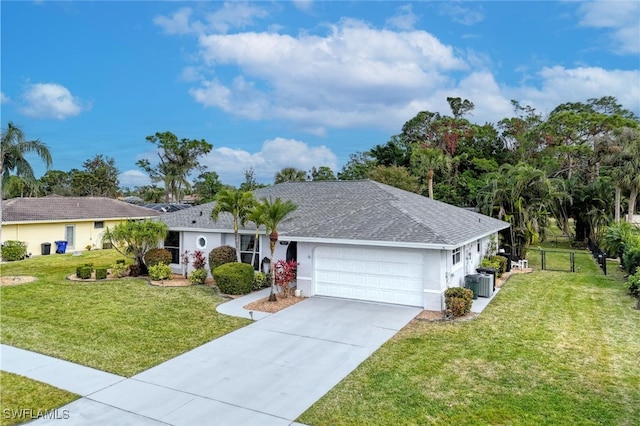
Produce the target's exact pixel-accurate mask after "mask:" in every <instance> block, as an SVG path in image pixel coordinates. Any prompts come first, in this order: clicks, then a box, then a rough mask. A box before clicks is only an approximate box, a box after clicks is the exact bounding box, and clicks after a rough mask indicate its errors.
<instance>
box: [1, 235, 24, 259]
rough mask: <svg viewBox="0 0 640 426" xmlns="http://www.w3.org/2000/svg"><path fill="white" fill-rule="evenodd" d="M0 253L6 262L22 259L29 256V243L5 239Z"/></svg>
mask: <svg viewBox="0 0 640 426" xmlns="http://www.w3.org/2000/svg"><path fill="white" fill-rule="evenodd" d="M0 255H1V256H2V260H4V261H6V262H13V261H14V260H22V259H24V258H25V257H26V256H27V243H25V242H24V241H15V240H9V241H5V242H4V243H3V244H2V249H0Z"/></svg>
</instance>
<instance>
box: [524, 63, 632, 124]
mask: <svg viewBox="0 0 640 426" xmlns="http://www.w3.org/2000/svg"><path fill="white" fill-rule="evenodd" d="M538 77H539V80H540V84H539V85H538V86H536V87H533V86H525V87H520V88H516V89H515V91H514V96H515V97H514V99H518V100H520V102H521V103H522V104H530V105H532V106H535V107H536V108H537V109H539V110H541V111H544V112H547V113H548V112H551V110H552V109H553V108H555V107H556V106H558V105H560V104H561V103H565V102H585V101H586V100H587V99H590V98H600V97H602V96H615V97H616V98H617V99H618V102H619V103H620V104H622V105H623V106H624V107H626V108H628V109H631V110H633V111H636V112H638V111H639V110H640V103H639V99H640V71H638V70H633V71H623V70H605V69H603V68H598V67H578V68H564V67H561V66H555V67H550V68H543V69H542V70H541V71H540V72H539V73H538Z"/></svg>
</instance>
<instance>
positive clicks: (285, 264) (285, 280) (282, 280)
mask: <svg viewBox="0 0 640 426" xmlns="http://www.w3.org/2000/svg"><path fill="white" fill-rule="evenodd" d="M274 266H275V268H274V273H275V279H276V285H277V286H278V287H280V290H281V292H282V295H283V296H284V297H288V296H289V291H288V290H289V283H292V282H293V281H295V279H296V275H297V272H298V262H296V261H295V260H288V261H284V260H278V261H277V262H276V264H275V265H274Z"/></svg>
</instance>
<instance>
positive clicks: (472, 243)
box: [161, 180, 509, 310]
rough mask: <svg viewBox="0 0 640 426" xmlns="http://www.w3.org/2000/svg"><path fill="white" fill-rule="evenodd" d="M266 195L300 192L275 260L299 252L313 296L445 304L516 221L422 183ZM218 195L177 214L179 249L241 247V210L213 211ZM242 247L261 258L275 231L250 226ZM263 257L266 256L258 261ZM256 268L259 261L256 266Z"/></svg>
mask: <svg viewBox="0 0 640 426" xmlns="http://www.w3.org/2000/svg"><path fill="white" fill-rule="evenodd" d="M254 194H255V196H256V198H258V199H262V198H270V199H275V198H280V199H282V200H283V201H284V200H291V201H292V202H294V203H295V204H296V205H297V206H298V208H297V210H295V211H294V212H293V213H291V214H290V216H289V217H288V218H286V219H285V220H284V221H283V222H282V223H281V224H280V226H279V228H278V231H279V234H280V237H279V242H278V244H277V246H276V253H275V259H274V261H277V260H279V259H296V260H297V262H298V263H299V265H298V276H297V287H298V289H300V290H301V292H302V295H303V296H314V295H322V296H333V297H341V298H348V299H358V300H367V301H373V302H383V303H395V304H401V305H411V306H420V307H423V308H424V309H429V310H442V309H443V300H444V297H443V293H444V291H445V290H446V289H447V288H448V287H453V286H460V285H462V284H463V283H464V276H465V275H466V274H471V273H475V268H476V267H477V266H478V265H479V263H480V261H481V260H482V257H483V255H484V254H485V253H486V252H487V251H488V249H489V245H490V240H491V238H495V241H497V232H498V231H500V230H502V229H505V228H507V227H509V224H508V223H506V222H503V221H500V220H497V219H494V218H491V217H488V216H485V215H482V214H479V213H476V212H473V211H470V210H466V209H462V208H458V207H454V206H451V205H449V204H446V203H443V202H440V201H436V200H432V199H430V198H426V197H423V196H421V195H418V194H414V193H412V192H407V191H404V190H401V189H398V188H394V187H391V186H388V185H384V184H381V183H378V182H374V181H371V180H364V181H316V182H289V183H282V184H278V185H274V186H270V187H266V188H260V189H257V190H255V191H254ZM214 205H215V202H212V203H208V204H202V205H199V206H195V207H193V208H191V209H186V210H181V211H178V212H174V213H167V214H165V215H163V216H162V217H161V220H162V221H164V222H165V223H166V224H167V225H168V227H169V236H168V238H167V240H166V241H165V247H166V248H168V249H170V250H171V251H172V252H173V254H174V263H173V264H172V268H174V271H175V272H179V271H180V268H181V265H180V264H179V259H180V257H179V254H180V253H182V252H184V251H185V250H189V251H191V252H193V251H194V250H202V251H204V252H205V253H206V254H207V255H208V253H209V252H210V251H211V250H212V249H213V248H215V247H218V246H221V245H230V246H235V242H234V235H233V226H232V223H233V222H232V217H231V215H230V214H228V213H222V214H220V216H219V219H218V221H216V222H214V221H213V220H212V219H211V211H212V209H213V207H214ZM240 232H241V255H242V259H243V261H245V262H247V263H251V257H252V252H253V247H254V244H257V245H258V246H257V247H256V248H257V252H258V256H257V258H258V259H261V260H263V259H264V258H265V257H268V256H269V255H270V253H269V238H268V236H267V235H266V233H265V231H264V229H261V232H260V236H259V239H258V241H254V240H255V238H254V235H255V227H254V225H253V224H252V223H247V224H246V226H245V227H244V229H241V231H240ZM256 263H257V262H256ZM254 266H255V267H256V269H258V268H259V265H258V264H256V265H254Z"/></svg>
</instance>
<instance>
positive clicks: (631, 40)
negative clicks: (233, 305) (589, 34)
mask: <svg viewBox="0 0 640 426" xmlns="http://www.w3.org/2000/svg"><path fill="white" fill-rule="evenodd" d="M578 13H579V14H580V15H581V19H580V25H582V26H585V27H594V28H606V29H611V34H610V37H611V39H612V42H613V44H614V46H615V47H614V50H615V51H616V52H617V53H619V54H624V55H633V54H637V53H640V25H639V17H640V2H638V1H616V2H613V3H612V2H606V1H594V2H585V3H582V4H580V7H579V9H578Z"/></svg>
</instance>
